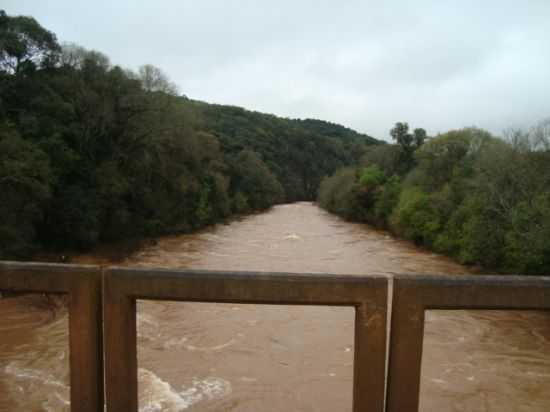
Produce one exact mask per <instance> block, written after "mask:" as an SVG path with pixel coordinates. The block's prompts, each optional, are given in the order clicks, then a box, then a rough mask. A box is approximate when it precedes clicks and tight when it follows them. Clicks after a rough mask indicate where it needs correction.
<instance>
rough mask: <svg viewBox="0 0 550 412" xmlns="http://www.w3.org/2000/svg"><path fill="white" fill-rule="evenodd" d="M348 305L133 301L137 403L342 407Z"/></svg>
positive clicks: (349, 346) (350, 347)
mask: <svg viewBox="0 0 550 412" xmlns="http://www.w3.org/2000/svg"><path fill="white" fill-rule="evenodd" d="M354 319H355V311H354V308H353V307H334V306H296V305H252V304H235V303H198V302H173V301H150V300H139V301H138V303H137V346H138V389H139V409H140V410H153V409H154V408H155V407H157V408H158V407H160V409H159V410H172V409H174V410H176V409H177V408H182V407H183V406H185V405H187V407H189V408H193V410H262V411H265V412H278V411H281V410H303V411H307V410H315V411H320V412H321V411H325V412H332V411H342V412H346V411H347V412H350V411H351V410H352V392H353V357H354Z"/></svg>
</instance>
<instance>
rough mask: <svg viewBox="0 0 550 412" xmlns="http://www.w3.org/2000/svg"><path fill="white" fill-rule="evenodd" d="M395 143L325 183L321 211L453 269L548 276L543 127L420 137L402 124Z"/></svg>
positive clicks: (549, 128)
mask: <svg viewBox="0 0 550 412" xmlns="http://www.w3.org/2000/svg"><path fill="white" fill-rule="evenodd" d="M390 134H391V136H392V138H393V139H394V140H395V144H393V145H378V146H372V147H370V148H369V150H368V151H367V153H365V154H364V155H363V157H362V158H361V160H360V162H359V165H357V166H356V167H348V168H343V169H340V170H338V171H337V172H336V173H335V174H333V175H331V176H330V177H328V178H326V179H324V180H323V182H322V183H321V187H320V190H319V203H320V205H321V206H322V207H323V208H325V209H327V210H329V211H331V212H333V213H337V214H339V215H341V216H343V217H345V218H347V219H350V220H354V221H360V222H367V223H370V224H372V225H375V226H378V227H382V228H385V229H389V230H391V231H392V232H393V233H394V234H395V235H397V236H401V237H404V238H406V239H410V240H412V241H414V242H415V243H417V244H419V245H422V246H424V247H427V248H430V249H432V250H434V251H436V252H438V253H443V254H446V255H448V256H452V257H453V258H455V259H457V260H458V261H459V262H461V263H464V264H470V265H480V266H482V267H484V268H485V269H487V270H494V271H499V272H502V273H522V274H538V275H548V274H549V273H550V241H549V240H550V120H547V121H543V122H541V123H539V124H538V125H536V126H534V127H533V128H531V129H530V130H528V131H522V130H509V131H507V132H506V134H505V136H504V138H498V137H495V136H493V135H491V134H490V133H489V132H487V131H484V130H481V129H478V128H473V127H471V128H464V129H460V130H452V131H449V132H446V133H443V134H438V135H437V136H434V137H431V138H427V136H426V134H425V132H424V131H422V130H419V129H417V130H416V131H415V132H414V133H409V131H408V124H406V123H398V124H396V126H395V127H394V128H393V129H392V130H391V132H390Z"/></svg>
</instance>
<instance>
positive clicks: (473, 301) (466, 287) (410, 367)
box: [387, 275, 550, 412]
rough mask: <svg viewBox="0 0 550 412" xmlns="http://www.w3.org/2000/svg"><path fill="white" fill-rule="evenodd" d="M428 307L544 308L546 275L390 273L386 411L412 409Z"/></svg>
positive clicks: (548, 298) (548, 290)
mask: <svg viewBox="0 0 550 412" xmlns="http://www.w3.org/2000/svg"><path fill="white" fill-rule="evenodd" d="M430 309H445V310H453V309H457V310H462V309H494V310H549V309H550V277H528V276H446V275H443V276H437V275H434V276H411V275H398V276H394V281H393V301H392V321H391V340H390V354H389V356H390V359H389V371H388V401H387V411H388V412H417V411H418V404H419V393H420V374H421V370H420V369H421V364H422V346H423V339H424V313H425V311H426V310H430ZM549 389H550V388H549Z"/></svg>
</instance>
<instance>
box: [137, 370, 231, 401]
mask: <svg viewBox="0 0 550 412" xmlns="http://www.w3.org/2000/svg"><path fill="white" fill-rule="evenodd" d="M138 379H139V384H140V387H142V388H144V389H143V391H142V392H141V393H140V404H141V407H140V408H139V411H140V412H160V411H163V412H181V411H184V410H186V409H188V408H189V407H191V406H192V405H194V404H196V403H198V402H201V401H207V400H214V399H218V398H222V397H224V396H227V395H229V394H230V393H231V384H230V383H229V382H228V381H226V380H225V379H221V378H216V377H207V378H204V379H198V378H193V381H192V384H191V385H190V386H183V387H182V390H181V391H179V392H178V391H176V390H175V389H174V388H173V387H172V386H171V385H170V384H169V383H168V382H165V381H163V380H162V379H160V378H159V377H158V376H157V375H155V374H154V373H153V372H151V371H150V370H147V369H144V368H140V369H139V371H138Z"/></svg>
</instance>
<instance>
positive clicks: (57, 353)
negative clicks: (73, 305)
mask: <svg viewBox="0 0 550 412" xmlns="http://www.w3.org/2000/svg"><path fill="white" fill-rule="evenodd" d="M67 299H68V296H67V295H66V294H52V293H15V294H14V293H9V292H7V293H6V292H4V293H3V294H0V411H6V412H7V411H32V410H51V411H59V412H69V411H70V374H69V320H68V312H67V304H68V300H67Z"/></svg>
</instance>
